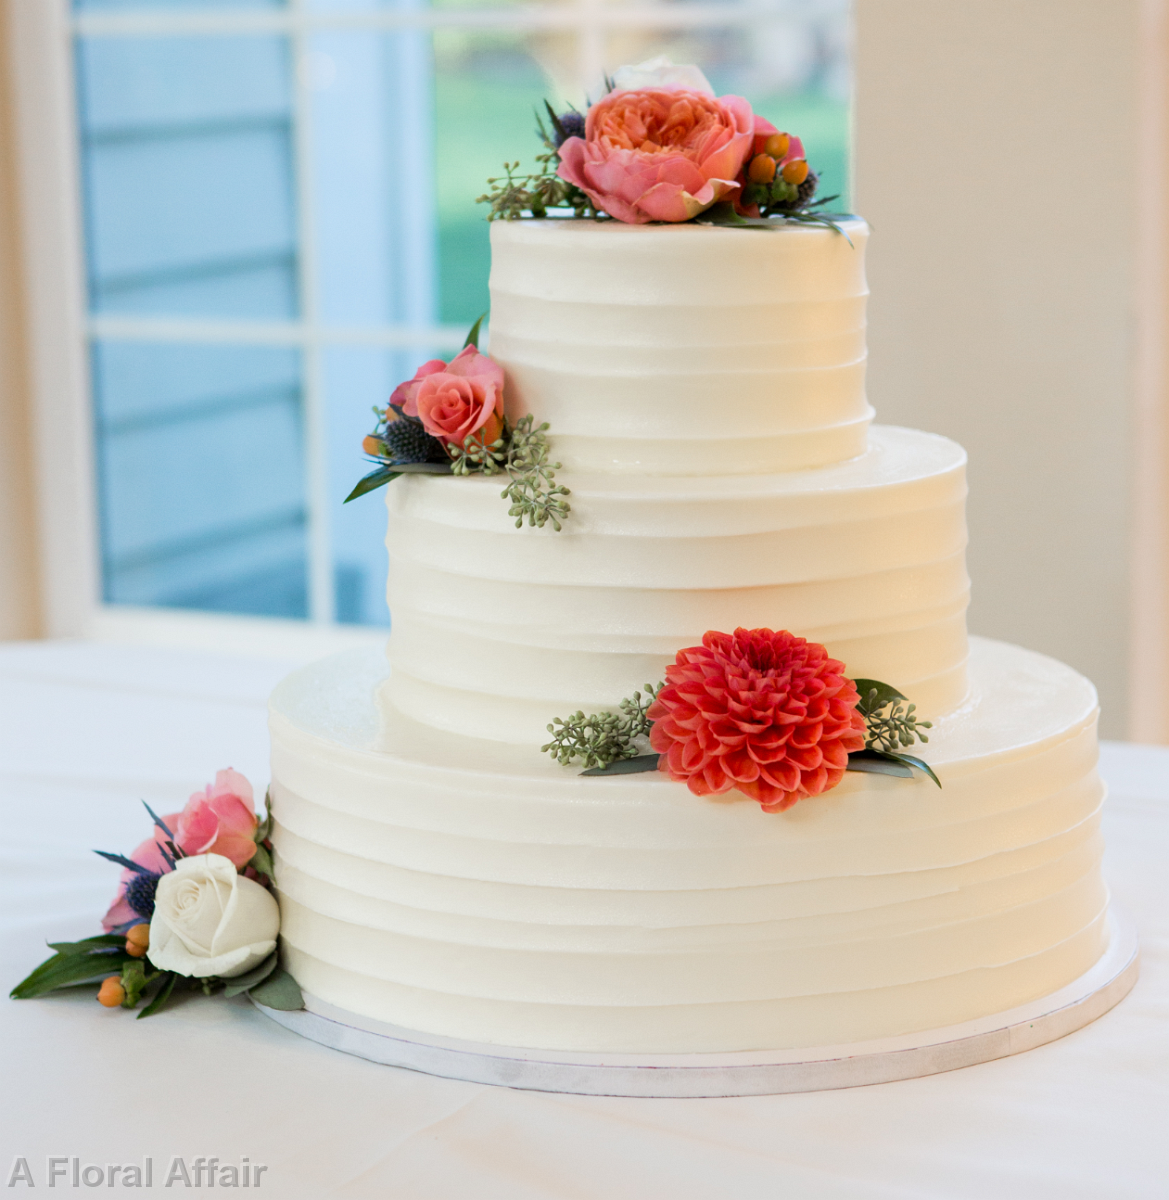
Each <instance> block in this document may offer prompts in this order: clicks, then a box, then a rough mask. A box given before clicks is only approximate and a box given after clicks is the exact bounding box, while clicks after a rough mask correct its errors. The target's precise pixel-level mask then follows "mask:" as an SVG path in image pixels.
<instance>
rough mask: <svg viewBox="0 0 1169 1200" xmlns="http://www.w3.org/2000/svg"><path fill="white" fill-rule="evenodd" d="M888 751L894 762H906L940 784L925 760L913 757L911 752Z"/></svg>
mask: <svg viewBox="0 0 1169 1200" xmlns="http://www.w3.org/2000/svg"><path fill="white" fill-rule="evenodd" d="M888 753H889V757H890V758H892V759H894V760H895V761H896V762H901V763H908V764H909V765H910V766H911V767H916V768H917V769H918V770H919V771H924V772H925V773H926V774H927V775H928V776H929V777H930V778H931V779H932V780H933V781H934V783H936V784H937V785H938V787H941V786H942V781H941V780H940V779H939V778H938V777H937V776H936V775H935V774H934V769H933V767H931V766H930V765H929V763H927V762H925V761H924V760H923V759H920V758H915V757H914V756H913V755H912V754H896V753H893V752H892V751H889V752H888Z"/></svg>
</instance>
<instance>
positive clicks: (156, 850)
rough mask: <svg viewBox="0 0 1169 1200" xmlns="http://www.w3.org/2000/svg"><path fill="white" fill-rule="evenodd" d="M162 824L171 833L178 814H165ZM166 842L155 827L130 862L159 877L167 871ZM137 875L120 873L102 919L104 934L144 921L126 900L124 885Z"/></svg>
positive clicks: (126, 870) (163, 834) (175, 824)
mask: <svg viewBox="0 0 1169 1200" xmlns="http://www.w3.org/2000/svg"><path fill="white" fill-rule="evenodd" d="M162 822H163V824H164V825H165V826H166V827H167V829H169V830H170V831H171V832H172V833H173V832H174V830H175V827H176V826H177V825H178V822H179V814H178V813H167V814H166V816H165V817H163V818H162ZM165 840H166V834H165V833H163V832H162V830H161V829H159V828H158V827H157V826H155V830H154V836H153V837H150V838H147V839H146V841H144V842H142V843H141V844H140V845H139V846H138V848H137V849H136V850H135V851H134V853H133V854H131V855H130V856H129V857H130V859H131V861H132V862H136V863H138V865H139V866H142V867H145V868H146V869H147V870H148V871H153V872H154V873H155V874H156V875H161V874H162V873H163V872H164V871H169V870H170V867H168V866H167V862H166V859H165V858H163V857H162V849H163V843H164V841H165ZM136 874H137V872H136V871H131V870H130V868H129V867H127V868H126V869H125V870H124V871H123V872H122V878H121V879H119V880H118V891H117V895H115V896H114V902H113V904H111V905H110V907H109V911H108V912H107V913H106V915H105V916H104V917H102V920H101V924H102V928H103V929H104V930H105V931H106V933H111V932H112V931H113V930H114V929H115V928H117V927H118V926H119V925H125V924H127V923H128V922H130V921H145V920H146V918H145V917H143V916H142V915H141V914H139V913H136V912H135V911H134V910H133V909H132V908H131V907H130V905H129V903H128V901H127V900H126V884H128V883H129V882H130V880H131V879H133V878H134V876H135V875H136Z"/></svg>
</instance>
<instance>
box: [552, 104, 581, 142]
mask: <svg viewBox="0 0 1169 1200" xmlns="http://www.w3.org/2000/svg"><path fill="white" fill-rule="evenodd" d="M555 130H556V135H555V137H554V138H553V141H554V142H555V143H556V149H557V150H559V149H560V147H561V146H563V145H564V143H565V142H566V141H568V139H569V138H570V137H578V138H582V137H584V135H585V119H584V114H583V113H578V112H577V111H576V110H575V109H569V111H568V112H566V113H561V114H560V115H559V116H558V117H557V118H556V122H555Z"/></svg>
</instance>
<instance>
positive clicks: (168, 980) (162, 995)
mask: <svg viewBox="0 0 1169 1200" xmlns="http://www.w3.org/2000/svg"><path fill="white" fill-rule="evenodd" d="M159 978H160V979H161V980H162V982H161V983H160V984H159V987H158V991H157V992H155V993H154V998H153V999H152V1000H151V1001H150V1003H149V1004H148V1005H147V1006H146V1007H145V1008H144V1009H143V1010H142V1011H141V1012H140V1013H139V1014H138V1020H139V1021H141V1020H142V1018H143V1017H153V1016H154V1014H155V1013H156V1012H161V1011H162V1009H163V1008H164V1007H165V1005H166V1002H167V1001H168V1000H169V999H170V994H171V992H173V991H174V990H175V982H176V981H177V980H178V975H177V974H176V973H175V972H174V971H164V972H163V973H162V974H161V975H160V976H159Z"/></svg>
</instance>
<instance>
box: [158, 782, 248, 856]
mask: <svg viewBox="0 0 1169 1200" xmlns="http://www.w3.org/2000/svg"><path fill="white" fill-rule="evenodd" d="M167 824H168V825H169V824H170V822H169V821H168V822H167ZM171 828H172V829H173V830H174V832H175V841H176V843H177V844H178V847H179V849H180V850H182V852H183V853H184V854H222V855H223V857H224V858H230V859H231V861H232V862H233V863H234V864H235V865H236V867H242V866H245V865H246V864H247V862H248V860H249V859H250V858H251V857H252V855H253V854H255V852H256V842H255V837H254V834H255V831H256V812H255V806H254V803H253V799H252V785H251V784H250V783H248V781H247V780H246V779H245V778H244V777H243V776H242V775H241V774H240V773H239V772H238V771H233V770H231V768H230V767H229V768H228V769H227V770H226V771H219V772H218V773H217V774H216V776H215V782H214V784H210V783H209V784H208V785H207V786H206V787H205V788H204V789H203V791H201V792H196V793H195V794H194V795H193V796H192V797H191V798H190V800H188V801H187V806H186V807H185V808H184V809H183V811H182V812H181V813H179V819H178V827H177V828H175V826H173V825H171Z"/></svg>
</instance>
